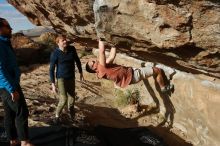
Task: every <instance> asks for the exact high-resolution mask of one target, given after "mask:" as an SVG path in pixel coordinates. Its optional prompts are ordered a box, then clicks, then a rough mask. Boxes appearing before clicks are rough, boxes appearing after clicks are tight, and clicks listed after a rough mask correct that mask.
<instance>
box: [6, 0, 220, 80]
mask: <svg viewBox="0 0 220 146" xmlns="http://www.w3.org/2000/svg"><path fill="white" fill-rule="evenodd" d="M8 2H9V3H10V4H12V5H13V6H15V7H16V8H17V9H18V10H19V11H20V12H22V13H23V14H24V15H26V16H27V17H28V18H29V20H30V21H31V22H33V23H34V24H36V25H43V26H52V27H53V28H54V29H55V30H56V31H57V32H58V33H64V34H68V35H69V36H70V38H72V39H73V40H79V38H81V39H82V38H83V40H84V41H87V43H88V44H89V40H91V39H92V40H97V35H98V36H99V37H103V38H105V39H106V41H107V42H109V43H113V44H117V45H119V47H120V48H126V49H127V50H131V51H129V52H138V51H142V52H148V53H149V52H150V53H152V52H157V53H159V54H161V55H163V56H167V58H172V59H171V62H173V63H171V64H169V63H167V62H161V63H165V64H167V65H172V64H178V65H180V66H185V67H186V66H187V69H186V71H190V68H193V69H196V70H198V69H199V70H205V71H206V74H211V75H213V76H217V77H220V74H219V72H220V65H219V64H220V62H219V60H220V58H219V56H220V51H219V50H220V2H219V0H194V1H190V0H138V1H134V0H133V1H132V0H63V1H54V0H47V1H41V0H8ZM90 45H91V44H90ZM139 56H140V54H139ZM147 59H148V60H151V61H154V60H152V58H147ZM166 60H167V59H166ZM178 60H180V61H178ZM173 67H175V66H173ZM195 72H197V71H195ZM200 73H201V72H200Z"/></svg>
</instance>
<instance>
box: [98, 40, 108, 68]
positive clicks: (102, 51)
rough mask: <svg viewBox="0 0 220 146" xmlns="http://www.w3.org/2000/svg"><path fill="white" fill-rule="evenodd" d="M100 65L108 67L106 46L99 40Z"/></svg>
mask: <svg viewBox="0 0 220 146" xmlns="http://www.w3.org/2000/svg"><path fill="white" fill-rule="evenodd" d="M98 60H99V63H100V64H101V65H103V66H104V67H105V66H106V57H105V44H104V42H103V41H101V40H99V58H98Z"/></svg>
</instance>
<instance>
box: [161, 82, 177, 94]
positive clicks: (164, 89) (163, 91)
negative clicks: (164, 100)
mask: <svg viewBox="0 0 220 146" xmlns="http://www.w3.org/2000/svg"><path fill="white" fill-rule="evenodd" d="M173 89H174V85H173V84H169V85H167V86H165V87H163V88H161V92H162V93H166V92H169V91H172V90H173Z"/></svg>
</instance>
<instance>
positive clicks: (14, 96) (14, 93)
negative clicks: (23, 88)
mask: <svg viewBox="0 0 220 146" xmlns="http://www.w3.org/2000/svg"><path fill="white" fill-rule="evenodd" d="M11 99H12V101H13V102H15V101H18V99H19V93H18V92H17V91H14V92H13V93H11Z"/></svg>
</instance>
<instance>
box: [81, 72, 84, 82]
mask: <svg viewBox="0 0 220 146" xmlns="http://www.w3.org/2000/svg"><path fill="white" fill-rule="evenodd" d="M80 81H81V82H84V81H85V79H84V76H83V74H82V73H81V74H80Z"/></svg>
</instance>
